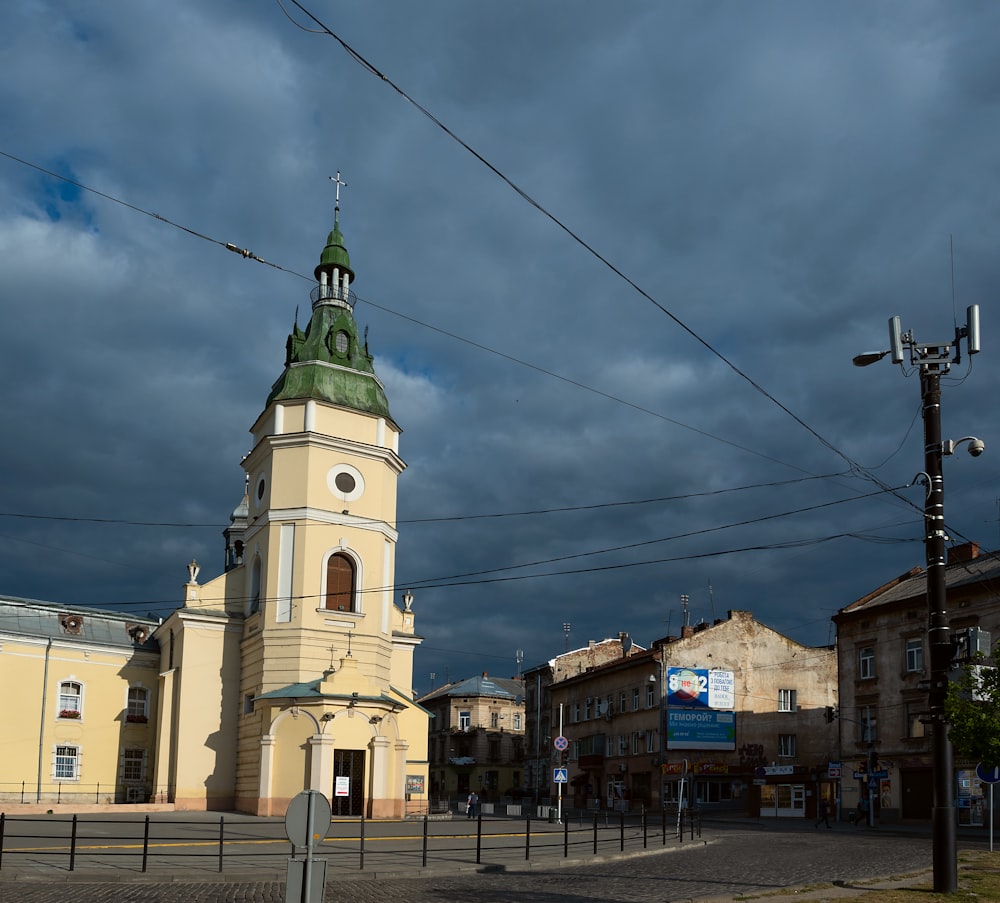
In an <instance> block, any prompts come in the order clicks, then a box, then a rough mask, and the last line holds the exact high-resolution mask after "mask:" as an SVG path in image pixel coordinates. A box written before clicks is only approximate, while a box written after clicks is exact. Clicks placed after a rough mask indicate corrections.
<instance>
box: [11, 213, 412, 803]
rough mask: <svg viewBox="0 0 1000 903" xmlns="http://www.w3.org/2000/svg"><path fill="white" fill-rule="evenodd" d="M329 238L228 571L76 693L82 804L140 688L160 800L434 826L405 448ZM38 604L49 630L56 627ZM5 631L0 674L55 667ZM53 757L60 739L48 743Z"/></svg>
mask: <svg viewBox="0 0 1000 903" xmlns="http://www.w3.org/2000/svg"><path fill="white" fill-rule="evenodd" d="M338 207H339V205H338ZM338 220H339V210H338V211H337V212H336V213H335V218H334V228H333V230H332V231H331V232H330V234H329V236H328V238H327V242H326V246H325V247H324V249H323V252H322V254H321V257H320V262H319V264H318V265H317V267H316V270H315V274H316V285H315V287H314V288H313V290H312V293H311V298H310V300H311V310H312V312H311V317H310V321H309V323H308V325H307V326H306V328H305V329H300V327H299V325H298V323H296V324H295V326H294V328H293V331H292V333H291V335H289V337H288V341H287V343H286V354H285V367H284V370H283V372H282V373H281V375H280V376H279V378H278V380H277V381H276V382H275V384H274V386H273V387H272V390H271V392H270V395H269V397H268V399H267V401H266V403H265V406H264V409H263V411H262V412H261V414H260V416H259V417H258V419H257V421H256V422H255V423H254V424H253V426H252V428H251V434H252V437H253V443H252V451H251V452H250V454H249V455H248V456H247V457H246V458H245V459H244V461H243V468H244V470H245V471H246V479H245V485H246V492H245V495H244V498H243V499H242V501H241V502H240V504H239V505H238V506H237V508H236V509H235V510H234V511H233V513H232V515H231V517H230V521H231V523H230V527H229V528H228V529H227V530H226V531H225V541H226V552H225V570H224V572H223V573H221V574H219V575H218V576H216V577H215V578H214V579H209V580H205V581H204V582H201V580H200V578H201V569H200V567H199V566H198V565H197V564H196V563H195V562H193V561H192V562H191V564H190V565H189V566H188V581H187V583H186V585H185V586H184V588H183V589H184V599H183V604H182V605H181V606H180V607H178V608H177V609H176V610H174V611H173V612H171V613H170V615H169V616H167V617H166V618H165V619H163V621H162V622H161V623H156V622H148V621H143V623H142V630H143V631H145V632H144V633H143V634H142V640H143V644H144V645H143V646H142V647H139V646H137V645H136V644H135V643H134V642H132V643H131V644H130V643H129V642H124V643H120V645H121V646H122V648H121V650H120V651H118V652H116V653H115V654H117V655H119V656H120V657H123V658H124V659H128V660H129V663H130V664H129V665H128V667H125V668H120V669H119V670H118V672H117V674H118V676H117V678H115V679H110V678H109V679H108V680H107V681H96V680H90V679H89V678H88V680H87V681H85V682H84V681H78V682H81V683H85V685H86V693H87V713H88V715H87V717H86V718H85V719H77V721H76V722H75V723H74V724H73V725H70V727H69V730H75V731H76V732H77V734H78V735H79V736H78V737H77V739H78V740H79V743H78V744H77V748H78V750H79V753H80V758H79V762H78V767H77V768H76V771H75V774H76V782H77V785H78V786H80V787H82V786H83V785H85V784H88V783H89V778H90V777H91V775H92V774H96V773H97V769H98V765H97V764H96V763H97V762H98V761H100V762H103V763H115V765H119V764H120V760H121V754H122V749H121V742H118V743H117V745H116V741H115V740H114V738H113V737H112V736H111V734H110V733H108V731H107V730H106V727H107V724H106V720H107V719H106V718H102V720H101V721H100V723H99V724H96V723H94V720H93V719H91V717H90V715H89V713H90V712H91V711H92V710H93V708H94V707H96V706H97V705H98V704H97V702H96V701H95V697H104V696H108V697H109V699H110V698H112V697H115V698H119V700H120V698H121V697H122V694H123V693H124V694H125V697H126V699H127V697H128V693H129V688H130V687H132V686H133V685H138V684H142V686H143V687H144V688H145V689H146V691H147V694H148V699H147V706H148V714H147V716H146V718H147V721H146V722H145V723H144V724H143V725H142V727H143V730H144V733H143V740H144V743H145V745H144V746H143V747H142V749H143V750H144V759H143V761H144V765H145V771H144V778H145V786H146V787H147V788H148V796H149V798H150V799H153V800H157V801H163V802H166V803H169V804H170V805H172V806H174V807H175V808H177V809H215V810H231V809H234V810H237V811H242V812H250V813H256V814H259V815H281V814H283V813H284V812H285V809H286V808H287V806H288V803H289V801H290V800H291V799H292V798H293V797H294V796H295V795H296V794H298V793H299V792H301V791H303V790H307V789H311V790H318V791H320V792H322V793H323V794H324V795H326V796H327V797H328V798H329V799H330V801H331V805H332V809H333V812H334V814H339V815H344V816H352V815H353V816H361V815H364V816H366V817H371V818H379V817H400V816H403V815H405V814H407V813H411V812H421V811H425V810H426V805H427V795H426V790H427V767H428V765H427V735H428V713H427V712H426V711H425V710H424V709H423V708H422V707H421V706H419V705H418V704H417V703H415V702H414V694H413V688H412V678H413V653H414V650H415V649H416V647H417V646H418V645H419V643H420V641H421V638H420V637H419V636H418V635H417V634H416V632H415V622H414V613H413V611H412V596H411V595H410V594H409V593H403V594H399V593H397V592H396V590H395V586H394V580H395V550H396V542H397V539H398V533H397V530H396V526H395V522H396V484H397V480H398V477H399V475H400V474H401V473H402V471H403V470H404V468H405V464H404V462H403V460H402V459H401V458H400V455H399V436H400V432H401V431H400V428H399V427H398V425H397V424H396V422H395V421H394V420H393V418H392V416H391V414H390V412H389V406H388V402H387V399H386V396H385V391H384V387H383V386H382V384H381V382H380V381H379V379H378V377H377V375H376V374H375V372H374V368H373V359H372V355H371V353H370V352H369V349H368V345H367V338H366V337H365V338H364V339H362V338H361V337H360V336H359V332H358V327H357V324H356V322H355V320H354V316H353V301H354V296H353V292H352V291H351V288H350V286H351V283H352V282H353V279H354V271H353V270H352V269H351V265H350V259H349V256H348V254H347V250H346V248H345V246H344V239H343V235H342V234H341V232H340V226H339V221H338ZM39 605H40V606H42V608H44V609H46V610H47V612H48V615H49V616H50V619H51V618H53V617H58V616H59V613H60V612H63V614H65V610H64V609H61V608H60V607H59V606H57V605H53V604H51V603H39ZM95 617H96V616H95ZM140 620H141V619H140ZM53 623H55V622H53ZM49 626H50V627H52V625H51V624H50V625H49ZM3 627H4V622H3V621H2V620H0V643H3V646H2V647H0V674H4V676H6V677H7V679H8V681H11V680H14V681H16V680H18V675H20V674H27V673H28V672H32V673H33V672H34V671H37V670H38V668H39V667H40V664H39V663H40V662H41V663H42V665H44V662H43V661H42V659H43V655H42V653H43V652H44V648H45V639H46V638H45V632H44V631H39V635H38V636H36V637H28V638H22V640H21V641H23V642H25V643H28V644H29V645H30V647H31V649H32V650H33V652H32V653H30V654H29V653H26V654H25V655H23V656H20V655H19V656H18V657H17V658H16V659H15V657H14V656H13V655H8V649H9V648H10V647H9V642H10V640H7V639H6V638H5V634H4V630H3ZM52 629H53V630H55V628H54V627H52ZM13 634H17V631H16V630H15V631H13V632H12V636H13ZM17 635H18V636H20V634H17ZM125 636H126V640H127V639H128V635H127V632H126V634H125ZM117 639H118V640H119V641H120V640H121V637H117ZM151 650H158V655H154V653H153V652H152V651H151ZM154 659H155V661H154ZM81 668H82V666H81ZM81 668H76V669H74V668H72V667H69V666H68V665H67V666H66V667H63V668H62V670H61V671H58V674H59V675H62V674H63V672H65V674H66V675H67V676H73V675H76V674H77V672H79V671H80V670H81ZM137 669H138V671H141V676H140V677H136V676H135V674H134V673H133V672H134V671H136V670H137ZM53 673H56V672H53ZM54 679H55V678H54V677H53V678H52V680H54ZM39 680H40V678H37V679H35V678H34V677H33V678H32V685H33V686H37V685H38V683H39ZM49 683H51V680H50V681H49ZM52 692H53V691H52V690H51V687H49V688H48V689H47V691H46V693H47V695H48V696H51V694H52ZM134 695H136V694H135V692H133V696H134ZM53 704H55V703H52V701H51V700H50V699H43V700H42V702H41V703H40V702H39V700H38V699H37V698H35V696H34V695H33V694H29V695H28V697H26V699H25V700H24V702H23V706H24V708H25V711H24V712H23V713H22V714H23V715H24V721H25V723H26V724H31V723H32V722H34V723H35V726H36V727H37V724H38V723H40V722H39V718H41V719H42V721H44V717H42V716H41V714H40V712H39V708H40V706H41V705H53ZM104 708H107V709H108V710H110V705H108V706H104ZM126 708H127V706H126ZM119 709H121V705H119ZM69 720H72V719H69ZM124 724H125V725H127V726H128V727H129V728H132V727H136V725H134V724H131V723H129V722H127V721H126V722H124ZM55 727H57V728H59V729H60V730H65V729H66V726H65V725H62V724H56V725H55ZM99 730H101V731H103V734H99V733H98V731H99ZM37 733H38V732H37V730H35V731H34V732H29V731H27V730H26V731H25V738H24V742H23V743H22V744H21V746H19V747H18V749H19V750H21V751H20V752H19V753H18V756H17V757H16V761H15V759H13V758H12V757H10V756H8V755H5V757H4V760H3V764H2V765H0V771H2V772H3V773H2V774H0V795H2V791H3V789H4V786H3V785H4V784H5V782H8V781H11V780H13V779H14V778H13V776H15V775H18V774H20V775H27V776H29V777H34V778H37V774H38V771H39V768H38V765H37V761H31V760H32V758H34V759H35V760H37V759H38V758H39V753H38V746H39V737H38V736H37ZM56 742H57V741H56V739H55V735H53V739H52V740H50V741H49V745H50V746H52V745H53V744H55V743H56ZM32 744H34V750H33V751H32ZM22 747H23V749H22ZM130 748H131V747H130ZM137 748H138V747H137ZM130 755H132V756H134V755H136V754H135V753H130ZM107 767H108V768H110V767H112V765H111V764H108V765H107ZM23 779H24V778H22V780H23ZM64 783H65V782H64ZM136 796H138V793H135V794H133V797H136Z"/></svg>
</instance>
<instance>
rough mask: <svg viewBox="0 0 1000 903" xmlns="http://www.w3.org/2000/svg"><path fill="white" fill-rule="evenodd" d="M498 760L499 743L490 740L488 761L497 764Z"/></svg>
mask: <svg viewBox="0 0 1000 903" xmlns="http://www.w3.org/2000/svg"><path fill="white" fill-rule="evenodd" d="M499 760H500V741H499V740H490V761H491V762H497V761H499Z"/></svg>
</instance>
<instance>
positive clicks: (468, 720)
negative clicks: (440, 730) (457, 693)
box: [458, 712, 472, 731]
mask: <svg viewBox="0 0 1000 903" xmlns="http://www.w3.org/2000/svg"><path fill="white" fill-rule="evenodd" d="M471 726H472V712H459V713H458V729H459V730H460V731H467V730H468V729H469V728H470V727H471Z"/></svg>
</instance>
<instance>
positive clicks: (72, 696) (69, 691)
mask: <svg viewBox="0 0 1000 903" xmlns="http://www.w3.org/2000/svg"><path fill="white" fill-rule="evenodd" d="M82 716H83V685H82V684H79V683H77V682H76V681H75V680H64V681H63V682H62V683H61V684H59V717H60V718H80V717H82Z"/></svg>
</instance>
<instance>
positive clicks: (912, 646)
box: [905, 637, 924, 674]
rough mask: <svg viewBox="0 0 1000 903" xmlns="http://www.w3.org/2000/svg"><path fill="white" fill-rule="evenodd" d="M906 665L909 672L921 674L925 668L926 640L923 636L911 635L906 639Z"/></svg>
mask: <svg viewBox="0 0 1000 903" xmlns="http://www.w3.org/2000/svg"><path fill="white" fill-rule="evenodd" d="M905 665H906V673H907V674H919V673H920V672H922V671H923V670H924V641H923V639H922V638H921V637H910V638H909V639H908V640H907V641H906V649H905Z"/></svg>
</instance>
